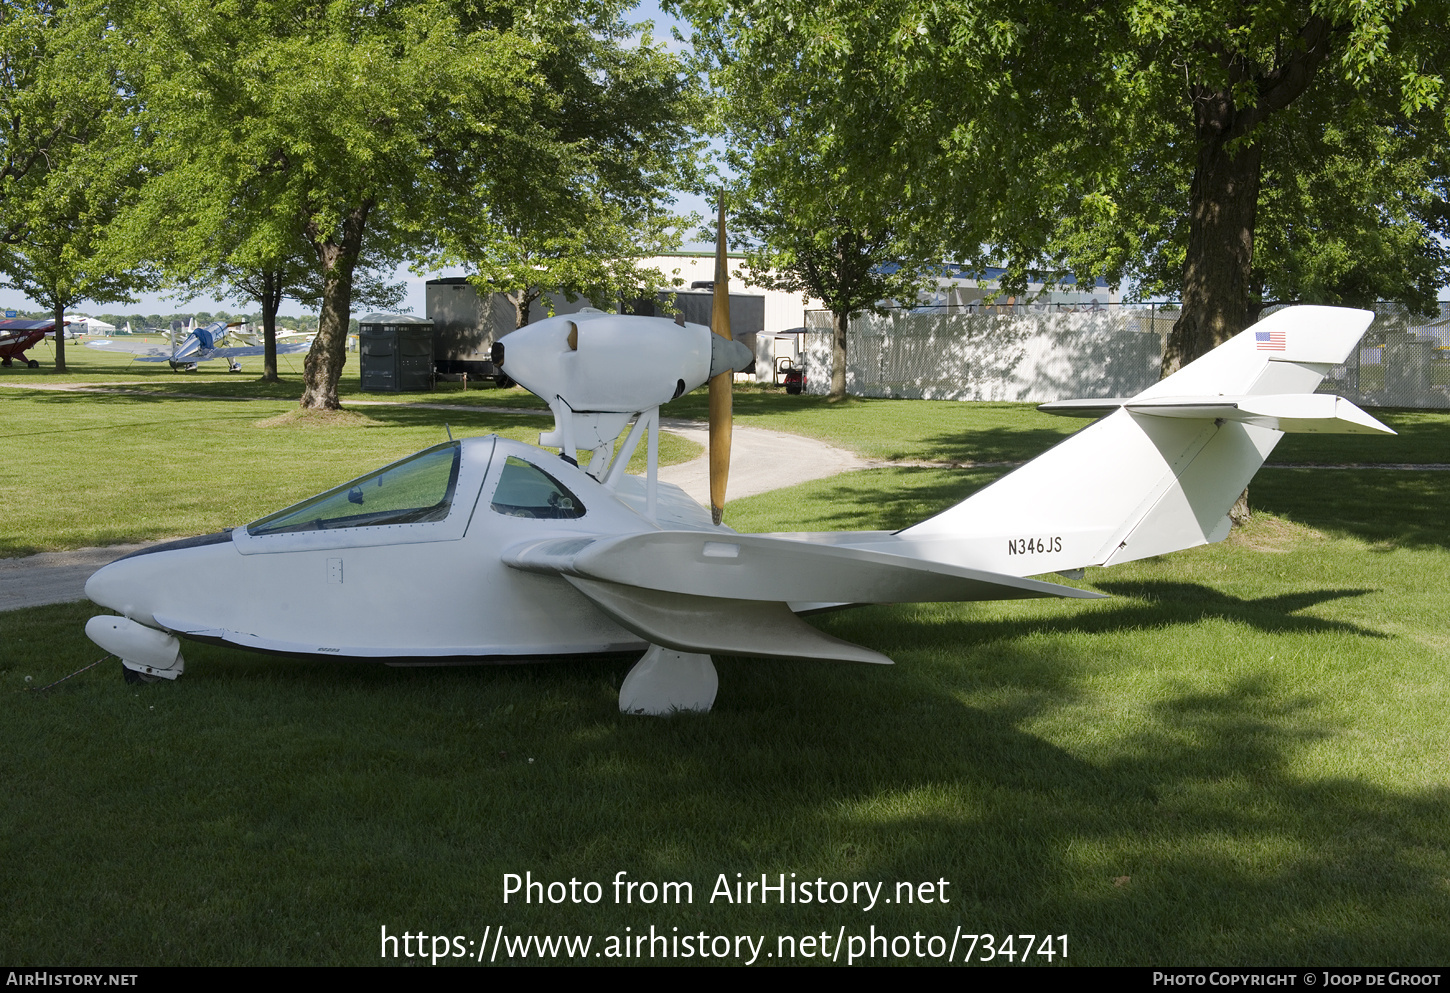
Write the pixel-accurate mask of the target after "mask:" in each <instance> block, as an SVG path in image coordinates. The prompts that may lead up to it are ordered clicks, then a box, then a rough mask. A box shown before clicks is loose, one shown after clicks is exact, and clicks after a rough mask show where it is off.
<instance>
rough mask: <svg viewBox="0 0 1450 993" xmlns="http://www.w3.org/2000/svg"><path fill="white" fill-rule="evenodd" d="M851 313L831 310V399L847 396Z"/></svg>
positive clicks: (841, 398)
mask: <svg viewBox="0 0 1450 993" xmlns="http://www.w3.org/2000/svg"><path fill="white" fill-rule="evenodd" d="M850 316H851V315H850V314H846V313H842V312H840V311H832V312H831V399H832V400H843V399H845V397H846V325H847V322H848V321H849V320H850Z"/></svg>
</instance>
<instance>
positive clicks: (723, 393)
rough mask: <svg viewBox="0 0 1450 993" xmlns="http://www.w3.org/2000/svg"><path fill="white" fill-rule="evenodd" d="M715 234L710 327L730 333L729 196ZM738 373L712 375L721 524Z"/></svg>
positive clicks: (713, 456) (714, 490) (713, 494)
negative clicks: (731, 420) (732, 388)
mask: <svg viewBox="0 0 1450 993" xmlns="http://www.w3.org/2000/svg"><path fill="white" fill-rule="evenodd" d="M717 227H718V231H717V234H716V236H715V292H714V297H713V298H712V300H711V308H710V330H711V331H714V332H715V333H716V334H718V335H720V337H722V338H724V339H726V340H727V341H731V340H733V339H732V338H731V337H730V273H729V266H728V264H727V263H726V261H725V197H724V195H723V194H722V195H721V197H720V215H719V221H718V224H717ZM734 381H735V374H734V372H732V371H731V370H729V369H727V370H725V371H724V372H722V373H720V374H719V375H718V376H714V377H712V378H711V379H710V517H711V519H712V520H714V522H715V523H716V524H719V523H720V522H721V521H722V520H723V519H724V517H725V483H726V481H727V480H728V479H729V478H730V433H731V424H730V392H731V387H732V384H733V383H734Z"/></svg>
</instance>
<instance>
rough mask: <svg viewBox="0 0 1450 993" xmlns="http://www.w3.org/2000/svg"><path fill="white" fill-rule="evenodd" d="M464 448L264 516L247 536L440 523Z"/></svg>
mask: <svg viewBox="0 0 1450 993" xmlns="http://www.w3.org/2000/svg"><path fill="white" fill-rule="evenodd" d="M460 451H461V448H460V446H459V444H458V442H456V441H455V442H448V443H445V444H442V445H438V446H437V447H435V448H430V449H428V450H427V451H425V452H419V453H418V454H417V455H414V456H413V457H411V458H407V459H404V460H403V461H401V462H395V463H393V464H392V465H390V466H387V467H385V468H382V469H379V470H378V471H377V472H374V473H371V474H369V475H366V476H362V477H360V478H358V479H354V480H353V481H352V482H350V483H343V484H342V485H341V486H339V487H337V488H336V489H331V490H328V491H327V492H326V493H323V494H320V495H319V496H315V497H313V498H312V499H310V500H304V501H303V502H301V503H299V504H297V505H296V506H293V507H288V508H287V509H286V510H281V511H278V512H277V513H275V514H272V515H271V516H269V517H264V518H262V519H261V520H260V521H257V522H256V523H255V524H251V525H249V526H248V527H247V533H248V534H253V535H260V534H286V533H289V532H293V531H327V530H331V529H334V528H361V527H378V526H381V525H384V524H422V523H425V522H427V521H441V520H443V519H444V518H445V517H447V516H448V511H449V510H450V509H451V508H452V506H453V490H454V487H455V486H456V485H457V483H458V463H459V453H460Z"/></svg>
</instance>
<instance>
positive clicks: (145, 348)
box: [86, 338, 171, 361]
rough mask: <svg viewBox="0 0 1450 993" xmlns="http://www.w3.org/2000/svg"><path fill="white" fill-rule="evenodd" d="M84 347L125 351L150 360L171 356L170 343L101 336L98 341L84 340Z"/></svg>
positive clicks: (103, 350) (106, 350) (104, 350)
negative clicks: (117, 339) (160, 343)
mask: <svg viewBox="0 0 1450 993" xmlns="http://www.w3.org/2000/svg"><path fill="white" fill-rule="evenodd" d="M86 347H87V348H94V349H96V350H97V351H101V352H126V353H129V354H131V355H135V356H136V357H137V358H141V357H143V356H144V357H148V359H149V360H150V361H165V360H166V359H169V358H171V346H170V345H157V344H154V343H152V342H147V341H115V340H113V339H111V338H102V339H100V340H98V341H88V342H86Z"/></svg>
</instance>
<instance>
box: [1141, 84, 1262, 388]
mask: <svg viewBox="0 0 1450 993" xmlns="http://www.w3.org/2000/svg"><path fill="white" fill-rule="evenodd" d="M1224 102H1226V98H1225V101H1224ZM1200 116H1204V115H1203V114H1202V113H1201V114H1200ZM1259 161H1260V152H1259V146H1258V144H1257V143H1253V144H1248V145H1243V146H1241V147H1239V148H1238V149H1237V150H1235V151H1233V152H1231V151H1230V150H1229V148H1228V142H1227V140H1225V139H1223V138H1221V137H1217V136H1216V135H1214V134H1212V133H1209V134H1205V128H1204V127H1202V126H1200V128H1199V146H1198V166H1197V168H1195V169H1194V172H1193V185H1192V187H1191V192H1190V195H1189V226H1188V253H1187V256H1186V257H1185V259H1184V261H1183V313H1182V314H1181V315H1180V316H1179V318H1178V320H1177V321H1176V322H1175V323H1174V325H1173V330H1172V331H1170V332H1169V334H1168V343H1167V347H1166V348H1165V349H1164V351H1163V376H1164V377H1165V378H1166V377H1168V376H1171V375H1172V374H1173V373H1175V372H1177V371H1178V370H1179V369H1180V368H1182V367H1183V366H1185V365H1187V364H1188V363H1190V362H1192V361H1193V360H1194V359H1196V358H1198V357H1199V356H1201V355H1206V354H1208V353H1209V352H1210V351H1212V350H1213V349H1214V348H1217V347H1218V346H1219V345H1221V344H1223V343H1224V342H1225V341H1228V340H1229V339H1230V338H1232V337H1233V336H1234V335H1236V334H1238V333H1239V332H1240V331H1242V330H1243V329H1244V328H1245V327H1247V326H1248V318H1249V312H1250V309H1251V306H1250V298H1251V296H1252V287H1253V284H1252V282H1251V269H1252V267H1253V258H1254V222H1255V219H1256V217H1257V215H1258V209H1259Z"/></svg>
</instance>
